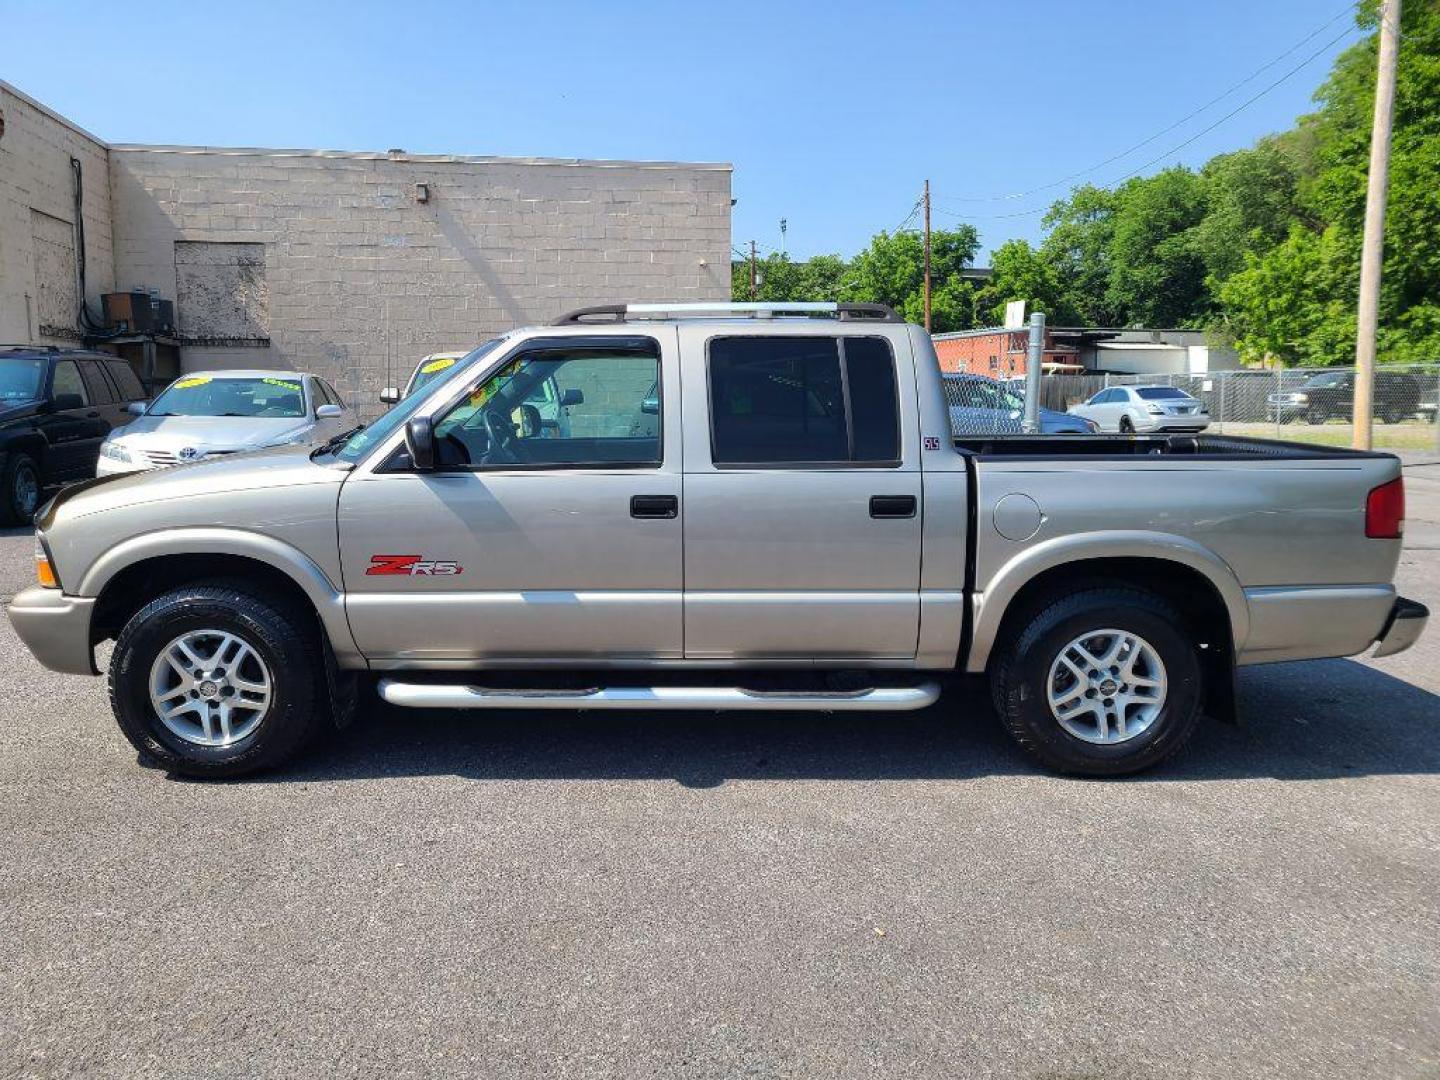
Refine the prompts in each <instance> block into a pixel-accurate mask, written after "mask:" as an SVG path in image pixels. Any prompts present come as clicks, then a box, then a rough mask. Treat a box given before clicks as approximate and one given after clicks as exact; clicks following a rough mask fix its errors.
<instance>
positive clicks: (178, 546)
mask: <svg viewBox="0 0 1440 1080" xmlns="http://www.w3.org/2000/svg"><path fill="white" fill-rule="evenodd" d="M216 578H229V579H233V580H238V581H244V582H254V583H255V584H257V585H259V586H260V587H261V588H262V589H264V590H265V591H267V592H271V593H275V594H278V595H281V596H284V597H285V598H286V599H289V600H291V601H293V602H295V603H297V604H299V605H301V606H303V607H304V608H305V609H306V610H308V611H310V612H311V613H313V614H314V615H315V617H316V619H317V620H318V622H319V625H320V627H321V629H322V630H323V631H324V633H325V635H326V637H327V638H328V639H329V641H330V646H331V648H332V649H333V650H334V653H335V657H336V660H337V661H338V662H339V663H340V665H341V666H342V667H363V666H364V660H363V659H362V658H361V657H360V653H359V650H358V649H357V648H356V647H355V640H354V638H353V637H352V636H351V634H350V626H349V623H348V621H347V620H346V618H345V602H344V596H343V594H342V593H341V592H340V591H339V590H338V589H337V588H336V587H335V585H334V584H333V583H332V582H331V581H330V578H329V577H328V575H327V574H326V573H325V572H324V570H322V569H321V568H320V567H319V566H318V565H316V563H315V562H314V561H313V560H312V559H310V558H309V557H308V556H307V555H305V553H304V552H302V551H300V550H299V549H297V548H295V547H292V546H291V545H290V544H287V543H285V542H284V541H282V540H277V539H276V538H274V537H271V536H264V535H262V534H259V533H251V532H246V531H244V530H237V529H208V528H207V529H175V530H167V531H165V532H161V533H150V534H146V535H144V536H138V537H133V538H131V539H130V540H126V541H125V542H123V543H121V544H117V545H116V546H115V547H113V548H111V549H109V550H108V551H106V552H105V554H104V555H102V556H101V557H100V558H99V559H97V560H96V561H95V563H94V564H93V565H92V566H91V567H90V568H89V570H87V571H86V573H85V575H84V577H83V579H82V580H81V582H80V584H79V587H78V589H77V590H76V591H77V593H78V594H79V595H81V596H93V597H95V598H96V604H95V613H94V615H93V617H92V619H91V639H92V642H98V641H100V640H102V639H104V638H106V637H113V636H114V635H115V634H116V633H118V632H119V628H120V627H121V626H123V625H124V623H125V621H126V620H128V619H129V618H130V616H131V615H133V614H134V613H135V612H136V611H138V610H139V609H140V608H141V607H143V606H144V605H145V603H146V602H148V601H149V600H150V599H153V597H154V596H155V595H156V594H157V592H159V591H160V590H162V589H164V588H170V587H174V586H176V585H182V584H185V583H188V582H193V581H200V580H205V579H216Z"/></svg>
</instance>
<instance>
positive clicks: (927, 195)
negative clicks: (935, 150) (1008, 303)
mask: <svg viewBox="0 0 1440 1080" xmlns="http://www.w3.org/2000/svg"><path fill="white" fill-rule="evenodd" d="M1396 2H1397V3H1398V0H1396ZM925 332H926V333H927V334H928V333H929V332H930V181H929V180H926V181H925Z"/></svg>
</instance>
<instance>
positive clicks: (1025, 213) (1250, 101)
mask: <svg viewBox="0 0 1440 1080" xmlns="http://www.w3.org/2000/svg"><path fill="white" fill-rule="evenodd" d="M1330 21H1331V22H1332V23H1333V22H1334V21H1335V20H1333V19H1332V20H1330ZM1352 32H1353V31H1352V28H1350V27H1347V28H1346V29H1344V30H1342V31H1341V32H1340V33H1339V34H1337V35H1336V36H1335V37H1333V38H1331V39H1330V40H1329V41H1327V42H1326V43H1325V44H1324V45H1322V46H1320V48H1318V49H1316V50H1315V51H1314V52H1313V53H1311V54H1310V55H1309V56H1307V57H1306V58H1305V59H1304V60H1302V61H1300V63H1298V64H1296V65H1295V66H1294V67H1293V68H1291V69H1290V70H1289V71H1287V72H1286V73H1285V74H1284V75H1281V76H1280V77H1279V78H1278V79H1276V80H1275V81H1274V82H1272V83H1270V84H1269V85H1268V86H1266V87H1265V88H1264V89H1263V90H1261V91H1259V92H1258V93H1256V94H1254V95H1252V96H1251V97H1249V98H1246V99H1245V100H1244V101H1242V102H1241V103H1240V104H1239V105H1237V106H1235V108H1233V109H1231V110H1230V111H1229V112H1228V113H1226V114H1225V115H1224V116H1222V117H1220V119H1218V120H1216V121H1215V122H1214V123H1212V124H1210V125H1208V126H1207V127H1204V128H1201V129H1200V130H1199V131H1197V132H1196V133H1195V134H1194V135H1191V136H1190V137H1189V138H1188V139H1186V140H1185V141H1184V142H1181V143H1177V144H1176V145H1174V146H1172V147H1170V149H1168V150H1166V151H1165V152H1164V153H1162V154H1159V155H1158V156H1156V157H1153V158H1151V159H1150V160H1149V161H1147V162H1145V163H1144V164H1143V165H1141V166H1139V167H1138V168H1135V169H1132V170H1131V171H1130V172H1128V173H1125V174H1124V175H1123V176H1117V177H1115V178H1114V179H1113V180H1110V181H1108V182H1107V183H1106V185H1105V186H1106V187H1114V186H1115V185H1117V184H1123V183H1124V182H1125V181H1126V180H1129V179H1131V178H1132V177H1136V176H1139V175H1140V174H1141V173H1142V172H1144V171H1145V170H1146V169H1148V168H1150V167H1151V166H1152V165H1158V164H1159V163H1160V162H1162V161H1164V160H1165V159H1166V158H1168V157H1170V156H1172V155H1173V154H1177V153H1179V152H1180V151H1181V150H1184V149H1185V148H1186V147H1187V146H1190V145H1191V144H1192V143H1195V142H1197V141H1198V140H1200V139H1202V138H1204V137H1205V136H1206V135H1208V134H1210V132H1212V131H1214V130H1215V129H1216V128H1218V127H1220V126H1221V125H1222V124H1224V123H1226V122H1227V121H1229V120H1230V119H1232V118H1233V117H1235V116H1238V115H1239V114H1240V113H1242V112H1244V111H1245V110H1246V109H1248V108H1249V107H1250V106H1251V105H1254V104H1255V103H1256V102H1257V101H1259V100H1260V99H1261V98H1263V97H1264V96H1265V95H1266V94H1268V93H1270V92H1271V91H1272V90H1274V89H1275V88H1276V87H1278V86H1280V85H1281V84H1282V83H1284V82H1286V81H1287V80H1289V79H1290V78H1292V77H1293V76H1294V75H1296V74H1297V73H1299V72H1300V71H1301V70H1302V69H1303V68H1305V67H1306V66H1307V65H1309V64H1310V63H1312V62H1313V61H1314V60H1315V59H1316V58H1317V57H1319V56H1321V55H1322V54H1324V53H1325V51H1326V50H1327V49H1329V48H1330V47H1331V46H1332V45H1334V44H1335V43H1336V42H1338V41H1339V40H1340V39H1341V38H1343V37H1345V35H1346V34H1349V33H1352ZM1312 36H1313V35H1312ZM1122 156H1123V155H1122ZM1112 160H1113V159H1112ZM1087 171H1088V170H1087ZM1078 175H1082V174H1080V173H1077V174H1074V176H1078ZM1073 178H1074V177H1073V176H1072V177H1070V179H1073ZM1062 182H1063V181H1062ZM1052 186H1054V185H1046V187H1052ZM1033 190H1034V191H1042V190H1044V188H1035V189H1033ZM1048 209H1049V207H1048V206H1041V207H1036V208H1035V209H1033V210H1018V211H1016V212H1014V213H1010V214H963V213H960V212H959V211H955V210H945V209H943V208H942V209H941V210H940V212H941V213H946V214H951V215H953V216H954V217H957V218H962V219H966V218H977V219H988V220H997V221H998V220H1003V219H1005V218H1019V217H1033V216H1034V215H1036V214H1043V213H1045V212H1046V211H1047V210H1048Z"/></svg>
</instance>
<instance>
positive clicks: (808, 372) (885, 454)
mask: <svg viewBox="0 0 1440 1080" xmlns="http://www.w3.org/2000/svg"><path fill="white" fill-rule="evenodd" d="M709 380H710V418H711V433H710V437H711V449H712V455H711V456H712V458H713V460H714V462H715V464H717V465H801V464H828V465H834V464H885V465H893V464H896V463H898V461H899V457H900V422H899V410H898V402H897V397H896V389H895V361H894V357H893V355H892V354H891V351H890V345H889V342H887V341H886V340H885V339H883V338H861V337H854V338H850V337H846V338H837V337H801V336H789V337H729V338H725V337H721V338H715V339H713V340H712V341H711V342H710V370H709Z"/></svg>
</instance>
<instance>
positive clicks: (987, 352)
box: [934, 326, 1082, 379]
mask: <svg viewBox="0 0 1440 1080" xmlns="http://www.w3.org/2000/svg"><path fill="white" fill-rule="evenodd" d="M1068 336H1069V337H1071V338H1073V337H1074V333H1073V331H1072V332H1071V334H1070V335H1068ZM934 340H935V352H936V354H937V355H938V356H939V357H940V370H941V371H945V372H960V371H968V372H970V373H971V374H974V375H988V376H990V377H991V378H992V379H1007V378H1009V377H1010V376H1012V375H1024V374H1025V350H1026V348H1027V347H1028V346H1029V343H1030V331H1029V329H1028V328H1026V327H1021V328H1019V329H1016V330H1004V329H1001V328H999V327H994V326H991V327H987V328H985V329H982V330H961V331H958V332H957V333H953V334H936V335H935V336H934ZM1042 370H1044V371H1071V370H1073V371H1080V370H1082V365H1081V363H1080V348H1079V344H1078V343H1076V342H1073V341H1066V340H1063V339H1062V340H1056V334H1055V333H1054V332H1053V331H1051V330H1049V329H1048V328H1047V329H1046V331H1045V362H1044V366H1043V369H1042Z"/></svg>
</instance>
